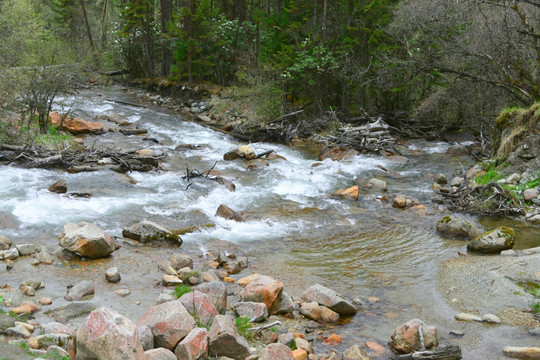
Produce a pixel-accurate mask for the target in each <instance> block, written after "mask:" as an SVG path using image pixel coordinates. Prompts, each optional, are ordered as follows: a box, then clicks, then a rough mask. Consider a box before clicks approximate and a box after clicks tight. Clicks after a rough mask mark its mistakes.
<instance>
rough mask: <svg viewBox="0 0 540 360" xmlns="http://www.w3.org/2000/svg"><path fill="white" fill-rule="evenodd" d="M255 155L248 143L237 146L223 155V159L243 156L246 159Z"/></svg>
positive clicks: (250, 158)
mask: <svg viewBox="0 0 540 360" xmlns="http://www.w3.org/2000/svg"><path fill="white" fill-rule="evenodd" d="M256 157H257V155H256V154H255V151H253V149H252V148H251V147H250V146H249V145H242V146H239V147H238V148H237V149H234V150H231V151H229V152H227V153H226V154H224V155H223V160H236V159H239V158H244V159H246V160H252V159H255V158H256Z"/></svg>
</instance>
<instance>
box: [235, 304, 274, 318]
mask: <svg viewBox="0 0 540 360" xmlns="http://www.w3.org/2000/svg"><path fill="white" fill-rule="evenodd" d="M233 309H234V311H236V313H237V314H238V316H245V317H247V318H248V319H249V321H250V322H257V321H263V320H264V319H266V318H267V317H268V310H267V308H266V305H265V304H264V303H256V302H250V301H246V302H239V303H236V304H234V305H233Z"/></svg>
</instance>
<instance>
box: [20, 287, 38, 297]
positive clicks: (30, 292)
mask: <svg viewBox="0 0 540 360" xmlns="http://www.w3.org/2000/svg"><path fill="white" fill-rule="evenodd" d="M20 290H21V291H22V293H23V295H26V296H36V290H34V289H33V288H31V287H29V286H22V287H20Z"/></svg>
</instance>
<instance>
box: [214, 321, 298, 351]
mask: <svg viewBox="0 0 540 360" xmlns="http://www.w3.org/2000/svg"><path fill="white" fill-rule="evenodd" d="M289 350H290V349H289ZM209 355H210V356H227V357H230V358H232V359H236V360H244V359H245V358H246V357H248V356H250V355H251V352H250V350H249V345H248V343H247V341H246V339H244V338H243V337H242V336H240V335H239V334H238V332H237V330H236V326H235V322H234V318H233V317H231V316H227V315H218V316H216V317H215V318H214V322H213V323H212V327H211V328H210V334H209Z"/></svg>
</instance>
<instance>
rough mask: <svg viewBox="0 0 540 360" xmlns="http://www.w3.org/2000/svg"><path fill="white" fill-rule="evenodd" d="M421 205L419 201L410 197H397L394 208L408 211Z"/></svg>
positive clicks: (393, 204)
mask: <svg viewBox="0 0 540 360" xmlns="http://www.w3.org/2000/svg"><path fill="white" fill-rule="evenodd" d="M416 205H420V202H419V201H418V199H415V198H413V197H410V196H403V195H396V197H395V198H394V201H393V203H392V206H393V207H395V208H398V209H408V208H410V207H412V206H416Z"/></svg>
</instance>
